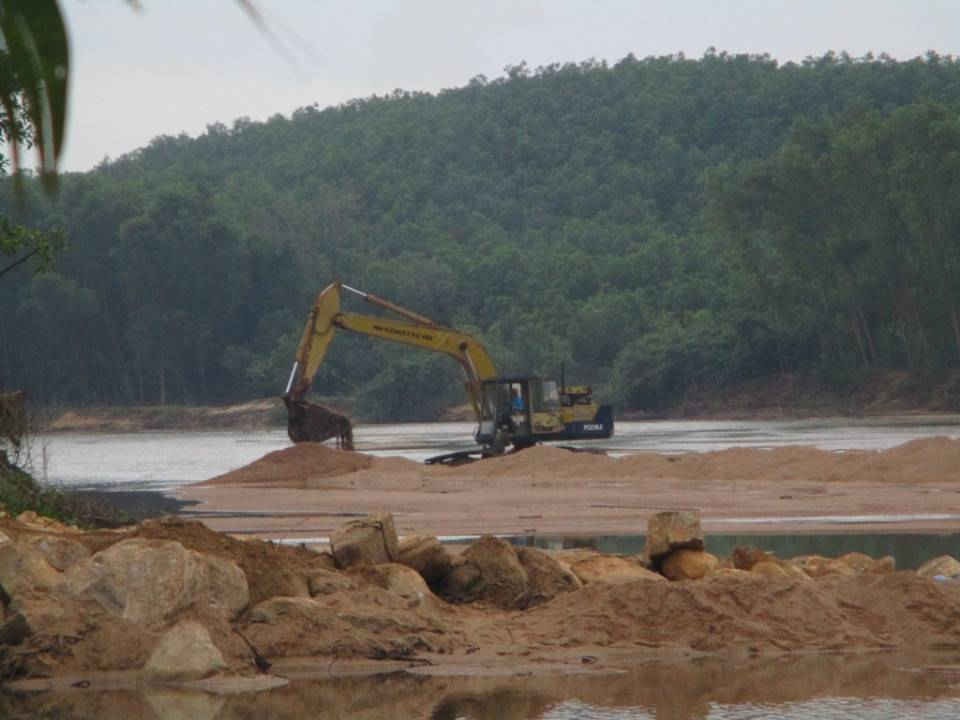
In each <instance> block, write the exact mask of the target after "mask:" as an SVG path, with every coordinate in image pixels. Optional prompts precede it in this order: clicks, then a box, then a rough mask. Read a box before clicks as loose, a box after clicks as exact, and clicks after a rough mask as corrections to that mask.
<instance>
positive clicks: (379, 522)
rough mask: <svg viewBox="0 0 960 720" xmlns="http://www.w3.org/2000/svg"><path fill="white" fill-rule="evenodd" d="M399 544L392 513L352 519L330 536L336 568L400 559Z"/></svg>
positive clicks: (376, 563)
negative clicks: (398, 556)
mask: <svg viewBox="0 0 960 720" xmlns="http://www.w3.org/2000/svg"><path fill="white" fill-rule="evenodd" d="M398 546H399V543H398V540H397V531H396V529H395V527H394V525H393V515H391V514H390V513H377V514H374V515H368V516H367V517H365V518H363V519H362V520H351V521H350V522H348V523H346V524H345V525H343V526H341V527H340V528H338V529H337V530H336V531H335V532H334V533H333V535H332V536H331V537H330V549H331V551H332V552H333V559H334V560H336V562H337V567H339V568H343V569H345V568H348V567H353V566H354V565H378V564H380V563H389V562H395V561H396V560H397V555H398V550H399V547H398Z"/></svg>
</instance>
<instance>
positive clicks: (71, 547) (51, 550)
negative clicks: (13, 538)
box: [20, 533, 90, 572]
mask: <svg viewBox="0 0 960 720" xmlns="http://www.w3.org/2000/svg"><path fill="white" fill-rule="evenodd" d="M20 542H22V543H24V544H25V545H29V546H30V547H32V548H34V549H35V550H37V551H39V552H40V554H41V555H43V557H44V558H45V559H46V561H47V562H48V563H50V565H51V566H53V567H54V568H56V569H57V570H59V571H60V572H63V571H65V570H67V569H68V568H69V567H71V566H72V565H74V564H76V563H78V562H80V561H81V560H86V559H87V558H88V557H90V551H89V550H88V549H87V548H86V546H84V545H82V544H81V543H78V542H77V541H76V540H71V539H70V538H68V537H64V536H63V535H54V534H52V533H43V534H40V535H28V534H24V535H22V536H21V538H20Z"/></svg>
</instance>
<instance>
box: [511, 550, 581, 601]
mask: <svg viewBox="0 0 960 720" xmlns="http://www.w3.org/2000/svg"><path fill="white" fill-rule="evenodd" d="M517 559H518V560H520V564H521V565H522V566H523V569H524V570H526V571H527V588H528V594H527V603H526V604H527V606H528V607H530V606H533V605H539V604H541V603H545V602H548V601H549V600H552V599H553V598H555V597H556V596H557V595H559V594H560V593H565V592H570V591H572V590H576V589H578V588H580V587H582V586H583V583H582V582H580V578H578V577H577V576H576V575H575V574H574V573H573V571H572V570H570V568H569V567H566V566H564V565H562V564H561V563H559V562H558V561H557V560H555V559H554V558H552V557H550V556H549V555H548V554H547V553H545V552H543V550H537V549H536V548H529V547H525V548H520V549H519V550H518V551H517Z"/></svg>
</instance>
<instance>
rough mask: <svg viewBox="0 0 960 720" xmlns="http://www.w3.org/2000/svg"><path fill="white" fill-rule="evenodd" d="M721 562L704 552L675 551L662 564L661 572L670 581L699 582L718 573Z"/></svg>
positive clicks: (714, 556)
mask: <svg viewBox="0 0 960 720" xmlns="http://www.w3.org/2000/svg"><path fill="white" fill-rule="evenodd" d="M718 567H720V560H718V559H717V556H716V555H711V554H710V553H708V552H704V551H702V550H674V551H673V552H672V553H670V554H669V555H667V556H666V557H665V558H663V560H662V561H661V563H660V572H661V573H663V575H664V576H665V577H666V578H667V579H668V580H699V579H700V578H704V577H706V576H707V575H711V574H713V573H714V572H716V570H717V568H718Z"/></svg>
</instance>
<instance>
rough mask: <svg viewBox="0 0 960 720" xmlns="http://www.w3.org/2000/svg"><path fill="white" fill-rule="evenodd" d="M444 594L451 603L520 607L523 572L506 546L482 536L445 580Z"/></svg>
mask: <svg viewBox="0 0 960 720" xmlns="http://www.w3.org/2000/svg"><path fill="white" fill-rule="evenodd" d="M444 592H445V593H446V595H447V597H449V598H450V599H451V600H454V601H455V602H473V601H476V600H485V601H487V602H490V603H492V604H493V605H496V606H497V607H501V608H504V609H513V608H518V607H523V606H524V605H525V604H526V598H527V571H526V570H524V569H523V565H521V564H520V560H519V558H518V557H517V552H516V550H514V548H513V546H512V545H511V544H510V543H508V542H507V541H506V540H501V539H500V538H495V537H492V536H490V535H485V536H483V537H482V538H480V539H479V540H478V541H477V542H475V543H474V544H473V545H471V546H470V547H469V548H467V549H466V550H465V551H464V553H463V555H462V556H461V557H460V559H459V562H458V563H456V564H455V565H454V567H453V569H452V570H451V572H450V574H449V575H448V576H447V582H446V585H445V587H444Z"/></svg>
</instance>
